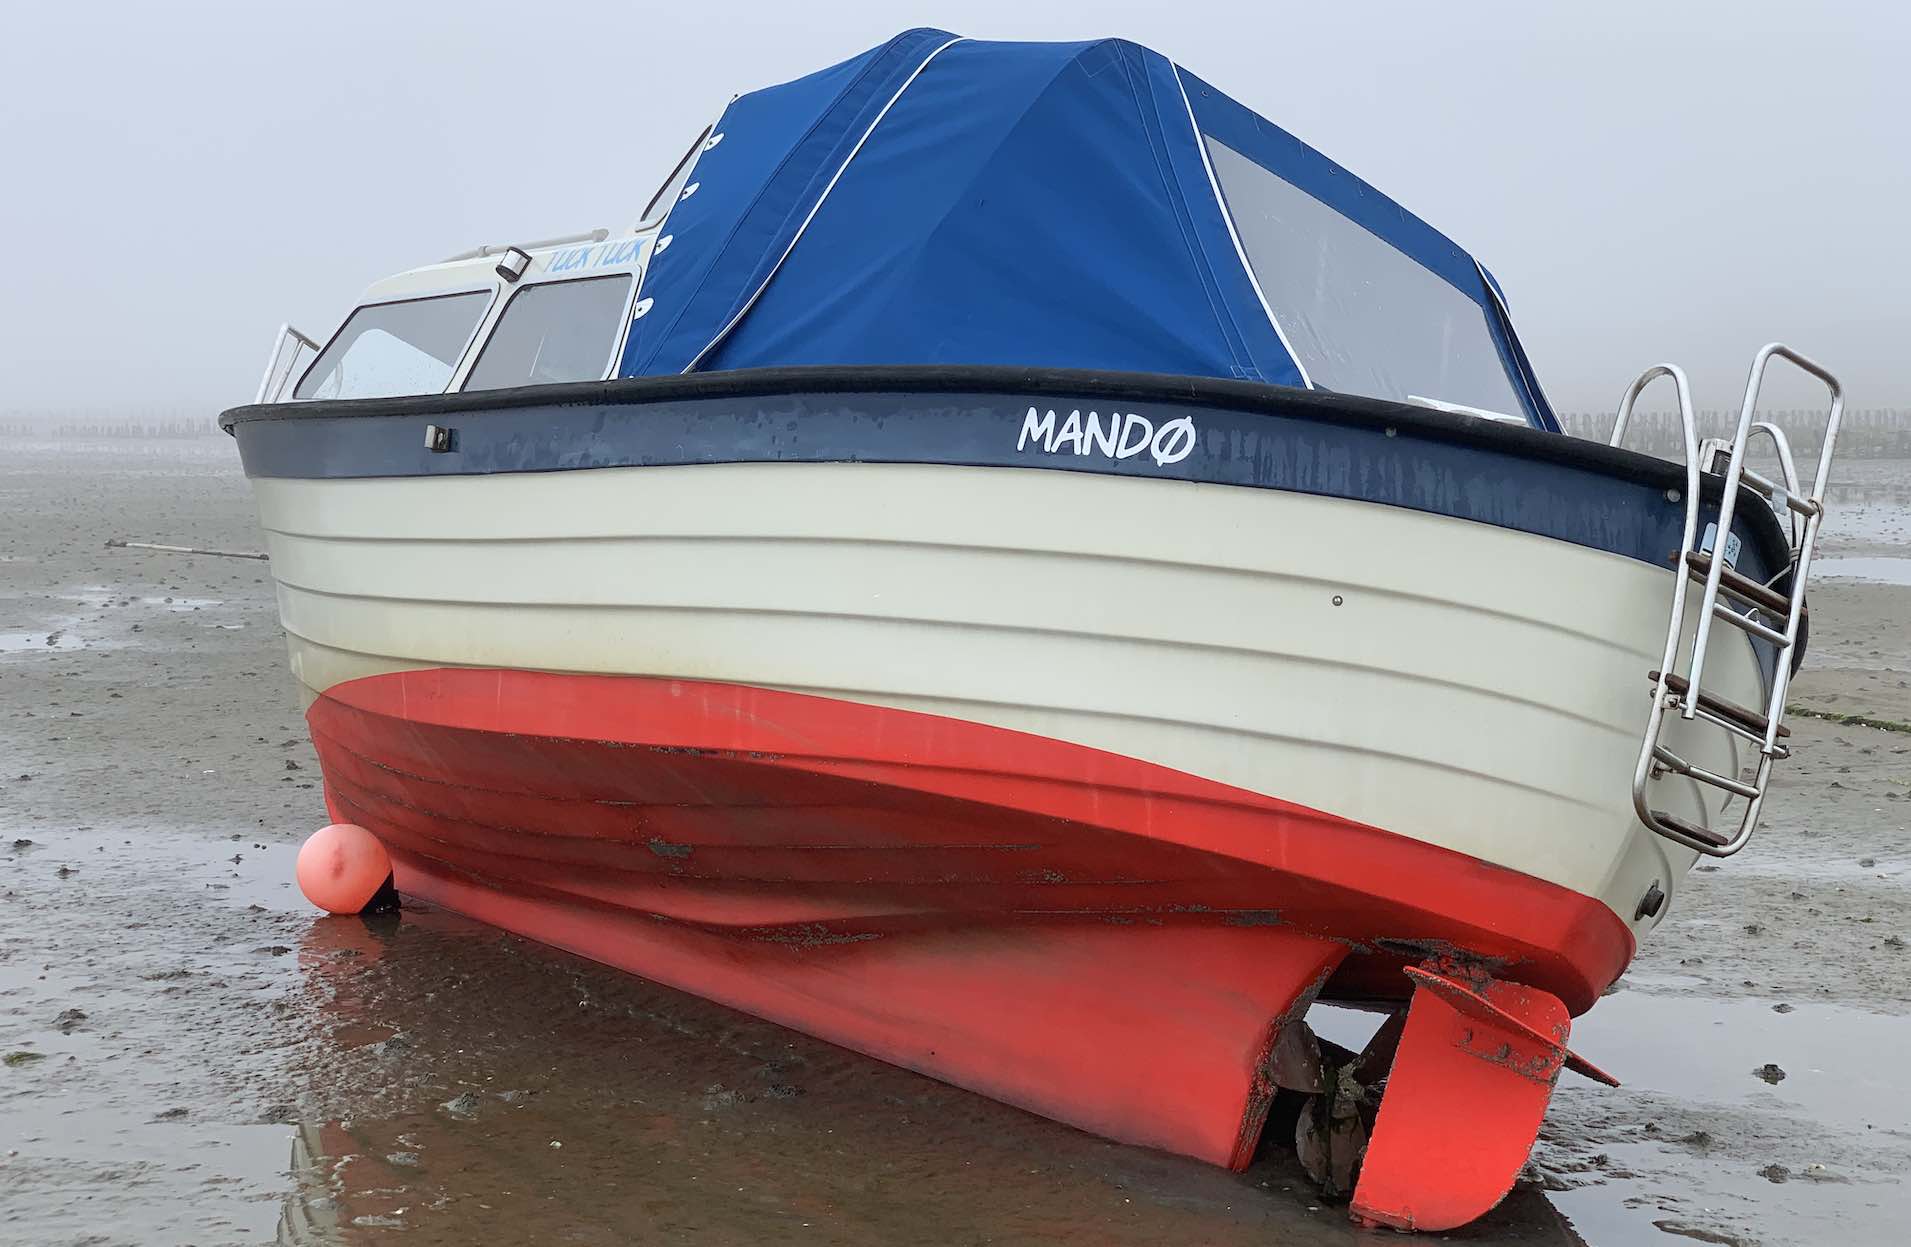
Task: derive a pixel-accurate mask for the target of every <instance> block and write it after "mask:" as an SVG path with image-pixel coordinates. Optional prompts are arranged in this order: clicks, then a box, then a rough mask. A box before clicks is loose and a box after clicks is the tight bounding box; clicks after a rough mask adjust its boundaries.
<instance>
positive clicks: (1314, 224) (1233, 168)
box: [1205, 138, 1525, 421]
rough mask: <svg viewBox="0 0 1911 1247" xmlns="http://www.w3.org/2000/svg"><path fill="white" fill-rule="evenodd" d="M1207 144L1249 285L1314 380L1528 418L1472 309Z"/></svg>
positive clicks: (1416, 267)
mask: <svg viewBox="0 0 1911 1247" xmlns="http://www.w3.org/2000/svg"><path fill="white" fill-rule="evenodd" d="M1205 141H1206V143H1207V148H1208V158H1209V160H1211V161H1212V162H1213V164H1214V176H1215V180H1216V181H1217V182H1219V183H1220V184H1221V194H1222V197H1223V198H1224V199H1225V200H1226V203H1227V209H1228V213H1229V215H1230V216H1232V217H1233V219H1234V228H1235V230H1236V232H1237V233H1238V234H1239V235H1240V238H1241V246H1242V249H1243V250H1245V251H1246V252H1247V259H1248V264H1249V266H1250V267H1252V268H1253V270H1254V278H1255V281H1256V282H1257V283H1259V285H1260V287H1261V293H1262V294H1263V295H1264V296H1265V297H1266V299H1267V304H1268V307H1269V308H1270V309H1271V310H1272V311H1273V313H1274V317H1275V319H1276V320H1277V321H1279V323H1280V328H1281V332H1282V333H1283V334H1284V335H1285V336H1286V338H1287V342H1288V346H1289V348H1290V349H1291V350H1292V351H1293V352H1294V356H1295V358H1296V359H1298V360H1299V361H1300V363H1301V366H1302V367H1304V368H1305V369H1307V375H1308V377H1309V378H1310V379H1311V380H1312V381H1313V383H1314V384H1315V385H1317V386H1320V387H1321V388H1323V389H1328V390H1336V391H1338V392H1340V393H1343V394H1364V395H1366V396H1367V397H1369V398H1390V399H1395V400H1399V401H1407V400H1411V399H1433V400H1436V401H1438V402H1445V403H1453V404H1458V405H1460V406H1465V407H1474V408H1479V409H1481V410H1482V411H1487V412H1497V413H1501V414H1503V415H1507V416H1512V417H1515V418H1517V419H1520V420H1522V421H1524V419H1525V407H1524V405H1523V404H1521V402H1520V399H1519V392H1518V391H1517V390H1516V389H1514V387H1513V381H1512V378H1511V377H1509V376H1508V375H1507V371H1506V364H1505V362H1504V361H1503V360H1502V358H1501V356H1500V351H1499V346H1498V345H1497V344H1496V343H1495V342H1494V340H1493V333H1492V330H1491V329H1490V328H1489V327H1488V324H1487V320H1486V313H1485V311H1484V310H1483V309H1482V308H1481V307H1480V305H1479V304H1478V303H1475V302H1474V301H1473V300H1472V299H1470V298H1468V297H1467V296H1466V295H1465V294H1464V293H1462V292H1461V291H1459V290H1457V289H1455V288H1454V287H1453V285H1452V284H1451V283H1450V282H1448V281H1446V280H1445V279H1444V278H1442V277H1441V276H1440V275H1439V274H1437V273H1434V272H1432V271H1431V270H1429V269H1427V268H1425V267H1423V266H1422V265H1421V264H1419V263H1418V262H1417V261H1415V260H1413V259H1412V258H1411V257H1409V256H1408V255H1407V254H1406V253H1404V252H1402V251H1400V250H1399V249H1397V248H1395V247H1394V246H1393V245H1392V244H1391V243H1388V242H1387V241H1385V240H1384V239H1382V238H1380V237H1379V236H1378V235H1375V234H1374V233H1372V232H1371V231H1369V230H1367V229H1366V228H1364V227H1363V226H1361V225H1360V224H1359V223H1357V222H1355V221H1350V220H1348V219H1347V218H1346V217H1344V216H1342V215H1340V214H1339V213H1338V212H1335V211H1334V210H1333V209H1332V208H1329V207H1328V206H1327V205H1326V204H1324V203H1322V202H1321V201H1320V200H1318V199H1315V198H1314V197H1313V196H1312V195H1309V194H1308V193H1306V192H1305V191H1303V190H1301V189H1299V188H1298V187H1296V186H1294V185H1292V184H1291V183H1289V182H1287V181H1286V180H1285V179H1283V178H1281V177H1279V176H1277V175H1275V174H1274V173H1272V172H1270V171H1268V170H1267V169H1265V168H1263V167H1261V166H1260V165H1258V164H1256V163H1255V162H1254V161H1252V160H1249V159H1248V158H1247V157H1246V156H1243V155H1241V154H1240V153H1239V152H1237V151H1235V150H1234V149H1233V148H1231V147H1229V146H1227V145H1226V144H1225V143H1220V142H1217V141H1215V140H1214V139H1212V138H1207V139H1205Z"/></svg>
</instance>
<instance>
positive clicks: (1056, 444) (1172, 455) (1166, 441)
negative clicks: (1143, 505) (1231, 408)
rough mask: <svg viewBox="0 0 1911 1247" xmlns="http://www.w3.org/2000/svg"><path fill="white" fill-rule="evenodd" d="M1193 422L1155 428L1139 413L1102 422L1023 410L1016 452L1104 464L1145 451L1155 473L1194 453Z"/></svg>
mask: <svg viewBox="0 0 1911 1247" xmlns="http://www.w3.org/2000/svg"><path fill="white" fill-rule="evenodd" d="M1194 442H1195V431H1194V420H1193V419H1192V418H1191V417H1188V416H1177V417H1175V418H1174V419H1173V420H1167V421H1163V422H1162V423H1161V425H1160V426H1158V427H1157V426H1156V424H1155V422H1154V421H1152V420H1150V419H1149V418H1148V417H1146V416H1144V415H1141V414H1140V413H1138V412H1133V411H1131V412H1128V413H1126V414H1123V413H1122V412H1118V411H1111V412H1109V413H1108V416H1107V418H1106V420H1105V421H1104V419H1103V417H1102V414H1101V413H1100V412H1098V411H1090V412H1086V413H1084V412H1083V411H1082V410H1081V409H1080V408H1079V407H1078V408H1076V409H1075V410H1073V411H1071V412H1069V413H1068V415H1067V417H1066V418H1064V417H1060V416H1058V415H1057V414H1056V412H1055V409H1054V408H1052V407H1051V408H1050V409H1048V410H1047V411H1043V410H1041V409H1040V408H1037V407H1031V408H1029V409H1028V415H1026V416H1023V417H1022V436H1021V437H1019V438H1017V439H1016V441H1015V449H1017V450H1026V449H1028V448H1029V447H1030V446H1033V447H1034V448H1036V449H1038V450H1041V451H1043V452H1045V453H1047V454H1051V455H1053V454H1059V453H1061V452H1062V450H1063V449H1064V448H1067V449H1070V450H1072V451H1074V453H1075V454H1077V455H1088V454H1091V453H1093V454H1100V455H1103V456H1105V457H1106V458H1109V459H1132V458H1134V457H1135V456H1136V455H1138V454H1140V453H1141V452H1142V451H1144V450H1145V451H1147V452H1148V454H1149V455H1150V456H1151V457H1152V458H1153V459H1154V461H1155V463H1156V464H1157V465H1158V466H1160V467H1166V466H1167V465H1169V464H1171V463H1180V462H1181V461H1182V460H1183V459H1186V458H1187V457H1188V456H1189V455H1190V454H1192V453H1193V452H1194Z"/></svg>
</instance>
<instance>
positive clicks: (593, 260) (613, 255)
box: [545, 238, 644, 273]
mask: <svg viewBox="0 0 1911 1247" xmlns="http://www.w3.org/2000/svg"><path fill="white" fill-rule="evenodd" d="M643 249H644V240H643V239H641V238H624V239H618V240H615V241H613V242H600V243H593V244H592V245H590V246H588V247H568V248H566V249H565V250H563V251H560V252H558V253H557V254H556V255H554V256H552V257H551V263H550V264H549V266H548V267H547V268H546V270H545V271H547V272H551V273H568V272H570V271H571V270H572V269H579V268H615V267H617V266H619V265H624V264H630V263H632V262H634V261H635V260H636V259H637V257H638V256H639V255H640V254H642V252H643Z"/></svg>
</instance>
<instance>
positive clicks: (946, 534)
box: [253, 464, 1762, 931]
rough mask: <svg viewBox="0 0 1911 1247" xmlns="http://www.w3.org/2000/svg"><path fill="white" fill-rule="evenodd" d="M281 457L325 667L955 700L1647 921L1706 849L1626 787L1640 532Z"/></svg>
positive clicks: (1291, 502)
mask: <svg viewBox="0 0 1911 1247" xmlns="http://www.w3.org/2000/svg"><path fill="white" fill-rule="evenodd" d="M253 484H254V487H255V488H256V490H257V495H258V499H259V506H260V511H261V515H262V519H263V522H264V525H265V528H266V529H267V534H268V543H269V548H270V551H271V555H272V564H271V566H272V571H273V574H274V576H275V578H276V579H277V580H278V586H279V588H278V592H279V602H280V609H281V613H282V616H283V619H284V623H285V627H286V631H287V633H288V635H289V640H290V646H291V653H292V666H293V670H294V672H295V673H296V675H297V676H298V678H299V680H300V681H301V683H302V685H303V686H304V693H305V695H306V696H307V697H308V698H309V697H310V696H314V695H316V694H317V693H318V692H321V691H323V690H324V689H326V688H328V687H330V686H331V685H332V684H334V683H337V682H340V681H343V680H349V679H353V678H356V677H359V676H365V675H370V674H374V673H377V672H382V671H391V670H399V669H404V668H409V667H421V666H504V667H519V668H529V669H539V670H557V671H580V672H605V673H625V674H641V675H654V676H666V677H677V678H685V679H699V680H720V681H726V682H731V683H737V684H749V685H759V686H764V687H770V688H778V689H787V690H793V691H799V692H806V693H812V694H819V695H824V696H831V697H838V698H843V699H847V700H852V701H858V702H866V703H871V704H877V705H885V706H893V707H898V708H903V709H910V710H920V711H927V712H930V713H935V714H942V715H948V716H953V717H956V718H961V719H966V720H971V721H975V722H981V723H987V724H992V725H995V726H999V727H1005V728H1011V729H1015V730H1019V731H1025V732H1033V733H1037V734H1040V735H1043V736H1049V737H1054V738H1058V739H1062V740H1067V741H1073V742H1076V743H1079V744H1083V745H1088V746H1092V747H1095V748H1100V749H1105V750H1109V751H1112V752H1115V753H1119V754H1124V755H1127V756H1131V757H1136V758H1140V759H1144V760H1146V761H1149V762H1154V763H1158V764H1161V765H1165V766H1170V767H1175V768H1177V769H1180V770H1183V771H1187V772H1190V773H1192V774H1195V775H1199V776H1203V777H1205V778H1209V779H1213V780H1217V781H1220V782H1223V783H1227V784H1233V785H1238V786H1240V787H1243V788H1247V789H1251V790H1253V791H1256V792H1260V793H1265V794H1267V795H1271V796H1275V797H1279V798H1282V799H1285V800H1289V801H1294V802H1298V803H1300V804H1303V805H1307V806H1311V807H1314V808H1317V809H1320V810H1324V811H1328V812H1331V813H1334V814H1338V815H1341V816H1343V817H1346V818H1350V819H1355V820H1358V821H1361V822H1364V823H1369V824H1372V825H1374V826H1377V827H1381V828H1384V829H1386V830H1388V831H1392V832H1395V833H1398V834H1402V835H1409V836H1413V837H1415V838H1417V839H1421V840H1425V841H1428V842H1431V843H1434V844H1438V845H1441V846H1444V847H1447V848H1451V849H1454V850H1457V851H1459V852H1462V853H1466V854H1469V855H1471V856H1474V857H1477V858H1480V859H1483V860H1485V861H1489V862H1493V863H1496V864H1498V865H1501V866H1505V867H1508V868H1510V869H1513V870H1518V871H1522V872H1524V873H1527V874H1530V875H1534V876H1536V877H1539V878H1542V879H1545V880H1548V881H1550V882H1553V883H1557V884H1561V885H1563V886H1565V887H1568V888H1572V889H1574V890H1575V891H1578V892H1581V893H1583V894H1585V895H1588V896H1593V897H1596V898H1599V899H1600V900H1602V901H1604V902H1605V903H1606V904H1607V905H1608V906H1609V907H1611V908H1612V909H1613V910H1614V912H1615V913H1617V914H1618V916H1619V917H1620V918H1621V920H1623V921H1625V922H1627V923H1628V924H1630V925H1632V926H1633V927H1634V929H1635V931H1639V930H1643V928H1645V927H1648V926H1650V925H1651V924H1652V920H1649V919H1648V920H1645V921H1638V922H1635V921H1634V911H1635V908H1636V906H1637V904H1638V901H1639V898H1640V897H1641V895H1643V893H1644V892H1645V891H1646V889H1647V887H1648V886H1649V885H1650V884H1652V883H1653V882H1655V881H1656V882H1658V883H1659V884H1660V885H1661V886H1662V887H1664V888H1665V889H1666V891H1667V892H1668V893H1672V894H1674V895H1675V896H1676V889H1677V885H1678V883H1679V880H1680V879H1681V878H1682V877H1683V875H1684V874H1685V872H1686V870H1687V868H1688V867H1689V866H1690V865H1691V863H1692V860H1693V854H1691V853H1690V852H1689V851H1687V850H1684V849H1680V848H1678V847H1676V846H1673V845H1670V844H1668V843H1666V842H1665V841H1663V840H1661V839H1660V838H1658V837H1657V836H1654V835H1653V834H1651V833H1650V832H1648V831H1646V830H1645V829H1644V828H1643V827H1641V826H1640V825H1639V823H1638V821H1637V819H1636V818H1635V817H1634V815H1633V812H1632V808H1631V792H1630V782H1631V774H1632V769H1633V765H1634V762H1635V759H1636V756H1637V751H1638V748H1639V737H1640V733H1641V730H1642V728H1643V725H1644V720H1645V716H1646V712H1647V708H1648V704H1649V702H1648V698H1647V695H1646V694H1647V687H1648V686H1647V680H1646V673H1647V672H1648V671H1649V670H1650V669H1652V668H1653V667H1656V666H1657V665H1658V662H1659V658H1660V652H1659V651H1660V648H1661V646H1662V644H1663V641H1664V632H1665V618H1666V613H1667V609H1668V607H1669V605H1670V603H1669V593H1670V590H1671V587H1672V580H1671V573H1670V571H1669V570H1668V571H1660V570H1658V569H1655V568H1652V567H1648V566H1646V565H1644V564H1642V563H1639V562H1637V561H1635V560H1631V559H1626V558H1622V557H1619V556H1616V555H1612V554H1607V553H1604V552H1600V551H1595V550H1591V549H1587V548H1584V547H1580V546H1575V545H1571V544H1568V543H1565V542H1561V541H1555V540H1550V539H1546V538H1542V537H1536V536H1532V535H1530V534H1525V533H1520V532H1515V531H1511V530H1508V529H1502V528H1498V527H1494V526H1490V525H1486V524H1480V523H1473V522H1468V521H1462V520H1454V519H1449V518H1445V517H1441V516H1434V515H1428V514H1425V513H1421V512H1416V511H1410V510H1405V509H1401V508H1394V507H1385V506H1377V505H1372V504H1366V503H1357V502H1350V501H1346V500H1342V499H1333V498H1320V497H1312V496H1307V495H1301V494H1293V493H1285V492H1280V491H1275V490H1262V489H1245V488H1236V487H1229V486H1218V485H1198V484H1186V483H1180V482H1164V481H1158V480H1138V479H1132V478H1119V477H1112V476H1099V475H1087V474H1074V473H1066V472H1055V471H1039V470H1033V471H1032V470H1015V469H991V468H969V467H937V466H915V465H867V464H735V465H716V466H694V467H670V468H657V467H644V468H617V469H592V470H586V471H567V472H550V473H522V474H507V475H493V476H457V477H439V478H400V479H373V480H286V479H258V480H255V481H254V482H253ZM1688 615H1689V616H1694V615H1696V611H1690V612H1688ZM1715 635H1717V634H1715ZM1727 645H1728V648H1727V649H1726V650H1725V651H1724V652H1721V653H1720V654H1719V656H1718V658H1717V659H1716V660H1715V662H1716V664H1717V665H1716V666H1715V667H1713V668H1712V669H1710V670H1709V671H1708V676H1709V677H1711V678H1708V684H1709V685H1711V686H1713V687H1715V688H1716V689H1718V691H1720V692H1722V693H1723V694H1724V695H1725V696H1727V697H1730V698H1731V699H1733V700H1736V701H1739V702H1741V703H1743V704H1748V705H1756V704H1759V703H1760V702H1761V700H1762V699H1761V696H1760V694H1759V685H1758V678H1757V674H1756V668H1755V666H1754V662H1753V658H1752V654H1751V650H1750V647H1749V645H1747V644H1745V643H1744V642H1743V641H1742V640H1741V639H1740V638H1739V637H1738V636H1737V634H1735V633H1734V634H1730V640H1729V642H1727ZM1714 672H1716V676H1715V677H1714V676H1713V673H1714ZM1715 679H1716V683H1715V682H1714V680H1715ZM1682 727H1683V725H1679V724H1676V723H1675V724H1672V725H1671V726H1670V727H1669V729H1668V731H1669V736H1668V743H1669V744H1671V746H1672V747H1673V748H1675V749H1677V750H1678V751H1679V752H1681V753H1683V754H1686V756H1688V757H1691V758H1693V759H1694V760H1695V761H1700V762H1703V763H1705V764H1707V765H1710V766H1713V767H1714V768H1716V769H1719V770H1722V771H1725V772H1726V773H1736V772H1737V770H1738V767H1739V764H1740V763H1741V761H1743V760H1745V759H1744V758H1742V757H1740V756H1738V755H1737V754H1736V753H1735V751H1733V750H1732V749H1731V748H1730V747H1729V746H1728V745H1727V744H1726V742H1725V738H1724V736H1723V734H1722V733H1718V732H1715V731H1712V730H1710V729H1701V730H1700V733H1699V735H1698V736H1697V737H1695V738H1690V739H1688V738H1687V737H1686V735H1685V734H1684V733H1683V732H1682V730H1681V729H1682ZM1660 785H1661V787H1663V788H1665V789H1667V791H1663V792H1661V793H1659V794H1658V796H1657V798H1656V804H1657V805H1658V806H1659V807H1660V808H1664V809H1670V810H1672V811H1674V812H1677V813H1679V814H1681V815H1682V816H1684V817H1687V818H1693V819H1699V818H1704V819H1705V820H1706V821H1711V820H1710V816H1709V815H1708V814H1706V813H1703V812H1702V811H1701V810H1700V808H1699V805H1698V802H1699V799H1700V798H1699V794H1698V789H1697V788H1696V786H1695V785H1693V784H1691V783H1690V782H1689V781H1683V780H1676V779H1674V780H1665V781H1660ZM1716 806H1717V803H1716V800H1714V801H1712V802H1711V803H1710V808H1711V809H1712V810H1713V811H1715V810H1716ZM1663 912H1664V911H1663V910H1662V911H1661V913H1663Z"/></svg>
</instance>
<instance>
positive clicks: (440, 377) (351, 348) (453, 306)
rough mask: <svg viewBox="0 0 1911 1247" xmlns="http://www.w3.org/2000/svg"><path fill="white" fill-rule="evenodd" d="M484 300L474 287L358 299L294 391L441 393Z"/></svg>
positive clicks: (302, 394) (311, 394)
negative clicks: (424, 295) (393, 299)
mask: <svg viewBox="0 0 1911 1247" xmlns="http://www.w3.org/2000/svg"><path fill="white" fill-rule="evenodd" d="M490 302H491V292H490V291H488V290H473V291H470V292H468V293H466V294H447V295H439V296H437V297H435V298H430V299H410V300H407V301H405V302H402V303H372V304H368V305H366V306H365V307H361V308H359V309H358V310H357V311H356V312H353V313H352V315H351V318H350V319H349V320H347V321H346V322H345V326H344V328H342V329H340V330H339V331H338V334H337V336H335V337H334V338H333V339H332V341H331V343H330V344H329V345H328V346H326V348H325V349H324V350H323V351H321V352H320V353H319V357H318V358H317V359H316V360H314V361H312V366H311V368H309V369H307V370H306V373H305V376H304V378H303V379H302V380H300V382H299V386H298V389H297V390H295V391H294V397H296V398H389V397H392V396H394V395H399V394H438V393H442V392H443V391H444V388H445V387H446V386H447V385H449V384H451V374H452V373H454V372H456V371H457V369H458V360H459V359H460V358H461V357H462V356H463V355H464V353H465V348H466V347H467V346H469V345H470V344H471V335H472V334H473V333H475V332H476V331H477V328H478V322H479V321H480V320H482V319H483V318H484V309H485V308H486V307H487V306H488V305H489V304H490Z"/></svg>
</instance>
